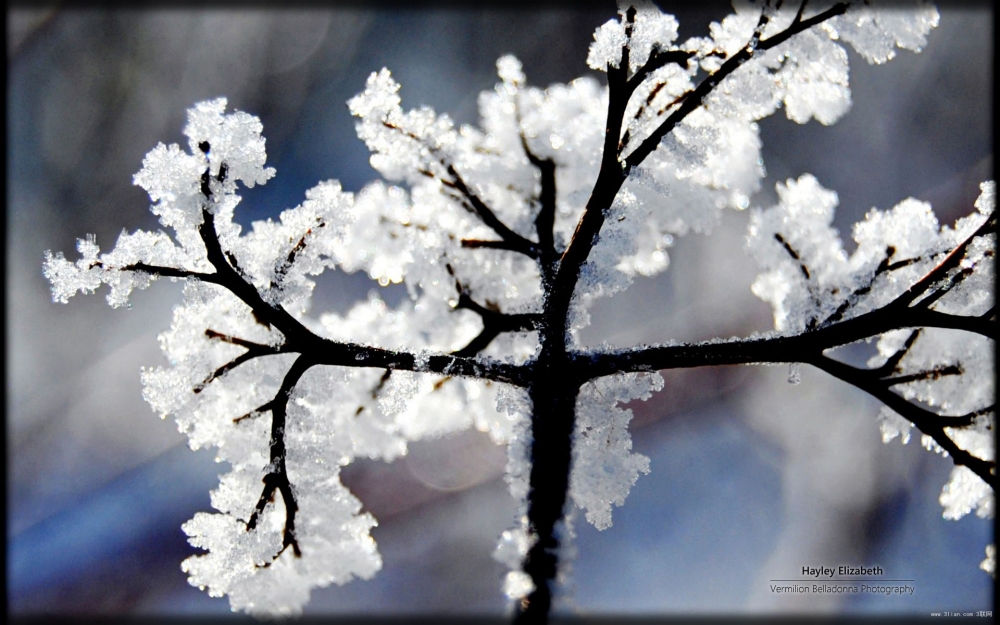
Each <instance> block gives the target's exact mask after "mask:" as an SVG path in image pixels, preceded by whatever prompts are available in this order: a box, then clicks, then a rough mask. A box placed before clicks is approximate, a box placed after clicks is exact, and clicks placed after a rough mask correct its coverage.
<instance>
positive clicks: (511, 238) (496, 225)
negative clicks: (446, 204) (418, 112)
mask: <svg viewBox="0 0 1000 625" xmlns="http://www.w3.org/2000/svg"><path fill="white" fill-rule="evenodd" d="M382 125H383V126H385V127H386V128H389V129H391V130H395V131H396V132H399V133H401V134H403V135H404V136H406V137H408V138H409V139H411V140H413V141H416V142H417V143H419V144H421V145H423V146H424V147H425V148H427V149H428V150H429V151H430V152H431V153H432V154H434V155H435V157H436V158H437V159H438V162H439V163H440V164H441V166H442V167H443V168H444V169H445V171H446V172H447V173H448V176H449V177H450V179H446V178H444V177H443V176H439V175H437V174H435V173H434V172H431V171H427V170H423V171H422V173H423V174H424V175H426V176H429V177H431V178H437V179H438V180H440V181H441V184H443V185H445V186H446V187H448V188H451V189H454V190H456V191H458V193H459V194H460V195H461V196H462V199H463V200H464V201H463V202H462V205H463V206H465V208H466V209H467V210H468V211H469V212H471V213H473V214H474V215H477V216H478V217H479V219H480V220H481V221H482V222H483V223H484V224H486V225H487V226H488V227H489V228H490V229H492V230H493V232H495V233H497V235H499V236H500V238H501V239H503V240H504V241H505V242H507V244H508V245H510V247H509V248H505V249H510V250H512V251H516V252H520V253H522V254H524V255H526V256H529V257H531V258H538V256H539V251H538V249H537V247H536V245H535V244H534V243H532V242H531V241H529V240H528V239H526V238H524V237H522V236H521V235H519V234H518V233H516V232H514V231H513V230H511V229H510V228H508V227H507V224H505V223H503V222H502V221H500V219H499V218H498V217H497V216H496V213H494V212H493V209H491V208H490V207H489V206H487V205H486V203H485V202H483V200H482V199H481V198H480V197H479V196H478V195H476V194H475V192H473V191H472V189H470V188H469V186H468V185H467V184H466V183H465V180H464V179H463V178H462V176H460V175H459V173H458V171H457V170H456V169H455V165H454V163H450V162H449V161H448V159H447V158H445V156H444V155H442V154H441V153H440V150H439V149H437V148H435V147H434V146H432V145H429V144H428V143H427V142H426V141H424V139H423V138H422V137H419V136H417V135H415V134H413V133H412V132H410V131H408V130H404V129H403V128H400V127H399V126H397V125H396V124H393V123H392V122H389V121H385V120H383V121H382Z"/></svg>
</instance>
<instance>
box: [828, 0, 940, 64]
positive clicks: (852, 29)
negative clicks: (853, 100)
mask: <svg viewBox="0 0 1000 625" xmlns="http://www.w3.org/2000/svg"><path fill="white" fill-rule="evenodd" d="M866 4H868V3H866ZM872 4H874V3H871V4H869V5H868V6H863V5H859V6H854V7H851V9H850V10H849V11H848V12H847V13H845V14H844V15H841V16H838V17H835V18H834V19H832V20H830V21H828V22H826V23H825V24H824V25H823V29H824V30H826V31H827V32H828V33H829V34H830V36H831V37H832V38H834V39H837V38H839V39H842V40H844V41H846V42H848V43H850V44H851V46H853V47H854V49H855V50H856V51H857V52H858V54H860V55H861V56H862V57H864V59H865V60H866V61H868V62H869V63H871V64H878V63H885V62H886V61H888V60H890V59H892V58H893V57H895V56H896V48H897V47H899V48H902V49H904V50H912V51H913V52H919V51H920V50H921V49H922V48H923V47H924V46H925V45H926V44H927V35H928V33H930V31H931V30H932V29H933V28H935V27H937V25H938V22H939V20H940V16H939V14H938V12H937V9H936V8H935V7H934V6H933V5H932V4H930V3H928V2H914V3H912V4H910V5H909V6H908V5H905V4H901V3H898V2H893V3H886V6H872Z"/></svg>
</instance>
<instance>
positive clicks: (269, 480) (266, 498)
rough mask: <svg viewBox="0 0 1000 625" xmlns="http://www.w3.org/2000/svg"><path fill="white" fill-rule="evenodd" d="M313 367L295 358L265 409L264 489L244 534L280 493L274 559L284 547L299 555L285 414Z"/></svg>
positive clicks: (254, 525)
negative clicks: (282, 516) (266, 456)
mask: <svg viewBox="0 0 1000 625" xmlns="http://www.w3.org/2000/svg"><path fill="white" fill-rule="evenodd" d="M313 364H314V363H311V362H309V360H308V359H307V358H306V357H305V356H299V357H298V358H297V359H296V360H295V363H294V364H292V367H291V368H290V369H289V370H288V373H286V374H285V377H284V379H283V380H282V381H281V386H280V387H279V388H278V393H277V395H275V397H274V399H273V400H271V402H270V403H269V404H267V409H268V410H269V411H270V413H271V441H270V445H269V448H270V463H269V464H268V465H267V473H266V474H265V475H264V478H263V479H262V480H261V481H263V482H264V489H263V490H262V491H261V494H260V498H259V499H258V500H257V505H255V506H254V510H253V514H251V515H250V518H249V519H248V520H247V522H246V529H247V531H248V532H252V531H253V530H254V528H256V527H257V523H258V522H259V520H260V516H261V514H262V513H263V512H264V508H266V507H267V504H268V503H272V502H273V501H274V494H275V491H277V492H278V493H281V499H282V502H283V504H284V506H285V523H284V528H283V529H282V532H281V534H282V539H281V551H279V552H278V553H277V554H275V556H274V558H275V559H276V558H277V557H278V556H280V555H281V554H282V553H283V552H284V550H285V549H287V548H288V547H291V548H292V552H293V553H294V554H295V556H296V557H301V556H302V551H301V550H300V549H299V543H298V541H296V540H295V514H296V512H298V509H299V506H298V503H297V501H296V499H295V492H294V490H293V488H292V484H291V482H290V481H289V479H288V469H287V467H286V465H285V453H286V447H285V421H286V418H287V415H288V400H289V398H290V397H291V395H292V390H293V389H294V388H295V385H296V384H297V383H298V381H299V379H300V378H301V377H302V375H303V374H304V373H305V372H306V371H307V370H308V369H309V367H310V366H312V365H313ZM272 562H273V560H272ZM270 564H271V562H268V563H267V564H265V565H264V566H269V565H270Z"/></svg>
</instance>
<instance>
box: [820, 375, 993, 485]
mask: <svg viewBox="0 0 1000 625" xmlns="http://www.w3.org/2000/svg"><path fill="white" fill-rule="evenodd" d="M809 364H811V365H813V366H815V367H817V368H819V369H822V370H823V371H826V372H827V373H829V374H830V375H832V376H833V377H835V378H838V379H840V380H843V381H844V382H847V383H848V384H851V385H852V386H856V387H857V388H859V389H861V390H863V391H865V392H866V393H868V394H869V395H871V396H873V397H875V398H876V399H878V400H879V401H881V402H882V403H883V404H885V405H886V406H888V407H889V408H890V409H892V410H894V411H896V412H897V413H899V414H900V415H901V416H902V417H903V418H904V419H906V420H907V421H909V422H911V423H912V424H913V425H914V426H916V427H917V429H919V430H920V431H921V432H923V433H924V434H926V435H928V436H930V437H931V438H933V439H934V441H935V442H936V443H937V444H938V445H940V446H941V448H942V449H944V450H945V451H946V452H948V454H949V455H951V457H952V459H954V461H955V464H957V465H963V466H966V467H968V468H969V469H970V470H972V472H974V473H975V474H976V475H978V476H979V477H980V478H982V480H983V481H984V482H986V483H987V484H989V485H990V487H991V488H994V489H995V488H996V475H995V472H996V462H995V461H987V460H983V459H982V458H978V457H976V456H973V455H972V454H970V453H969V452H967V451H965V450H964V449H962V448H961V447H959V446H958V444H957V443H955V441H954V440H952V438H951V437H950V436H948V434H947V433H946V432H945V431H944V428H946V427H952V428H954V427H964V426H968V425H971V424H972V419H969V418H966V417H965V416H959V417H950V416H946V415H940V414H937V413H935V412H931V411H929V410H926V409H924V408H921V407H920V406H917V405H916V404H912V403H910V402H909V401H907V400H906V399H904V398H903V397H900V396H899V395H897V394H895V393H893V392H892V391H890V390H889V388H888V386H887V385H885V384H883V383H882V381H881V380H878V379H875V378H874V376H872V375H871V372H870V371H867V370H865V369H858V368H856V367H852V366H850V365H847V364H844V363H842V362H838V361H836V360H833V359H832V358H827V357H825V356H821V357H819V358H816V359H815V360H813V361H812V362H810V363H809Z"/></svg>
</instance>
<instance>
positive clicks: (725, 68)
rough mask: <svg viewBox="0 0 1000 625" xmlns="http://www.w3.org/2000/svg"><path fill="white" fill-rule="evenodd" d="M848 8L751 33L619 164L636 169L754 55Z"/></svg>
mask: <svg viewBox="0 0 1000 625" xmlns="http://www.w3.org/2000/svg"><path fill="white" fill-rule="evenodd" d="M850 6H851V5H850V3H849V2H838V3H836V4H834V5H833V6H831V7H830V8H828V9H827V10H825V11H823V12H822V13H817V14H816V15H814V16H812V17H810V18H809V19H805V20H802V19H799V17H801V16H800V15H799V14H797V16H796V19H794V20H793V22H792V23H791V24H790V25H789V26H788V28H786V29H785V30H783V31H781V32H779V33H776V34H774V35H772V36H770V37H768V38H766V39H759V37H760V33H759V32H757V30H756V29H755V31H754V37H753V38H751V41H750V42H748V44H747V46H745V47H743V48H742V49H740V50H739V51H738V52H736V53H735V54H733V55H732V56H730V57H729V58H727V59H726V61H725V62H724V63H723V64H722V66H721V67H719V69H717V70H715V71H714V72H712V73H711V74H710V75H709V76H707V77H706V78H705V79H703V80H702V81H701V83H699V84H698V86H697V87H695V89H694V91H692V92H691V94H690V95H688V96H686V97H685V98H684V100H683V101H682V102H681V103H680V106H679V107H678V108H677V110H675V111H674V112H673V113H671V114H670V115H669V116H668V117H667V118H666V119H665V120H663V122H662V123H661V124H660V125H659V126H658V127H657V128H656V129H655V130H654V131H653V132H651V133H650V134H649V136H648V137H646V138H645V139H643V141H642V143H641V144H639V147H637V148H636V149H635V150H633V151H632V152H631V153H630V154H629V155H628V156H627V157H626V158H625V160H624V163H623V165H624V167H625V169H626V170H631V169H633V168H635V167H638V166H639V165H640V164H641V163H642V162H643V161H644V160H646V158H647V157H648V156H649V155H650V154H651V153H652V152H653V150H655V149H656V148H657V146H659V145H660V141H662V140H663V138H664V137H666V136H667V134H668V133H670V131H671V130H673V129H674V128H675V127H676V126H677V125H678V124H679V123H680V122H681V121H682V120H683V119H684V118H685V117H687V116H688V115H689V114H690V113H691V112H692V111H694V110H695V109H697V108H698V107H699V106H701V105H702V103H703V102H704V100H705V98H706V97H707V96H708V95H709V94H710V93H711V92H712V90H713V89H715V87H716V86H717V85H718V84H719V83H721V82H722V81H723V80H724V79H725V78H726V77H727V76H729V75H730V74H732V73H733V72H735V71H736V70H737V69H739V67H740V66H741V65H743V64H744V63H746V62H747V61H749V60H750V59H752V58H753V57H754V55H755V54H756V53H758V52H763V51H766V50H770V49H772V48H775V47H777V46H779V45H781V44H783V43H785V42H786V41H788V40H789V39H790V38H792V37H794V36H795V35H797V34H799V33H802V32H804V31H806V30H809V29H810V28H812V27H813V26H817V25H819V24H822V23H823V22H826V21H827V20H829V19H831V18H833V17H836V16H838V15H843V14H844V13H846V12H847V9H848V8H849V7H850ZM766 10H767V9H766V8H765V9H762V10H761V11H762V19H761V24H762V25H761V30H763V26H766V25H767V20H765V19H763V14H764V12H765V11H766ZM754 44H756V45H754ZM609 84H610V79H609Z"/></svg>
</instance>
